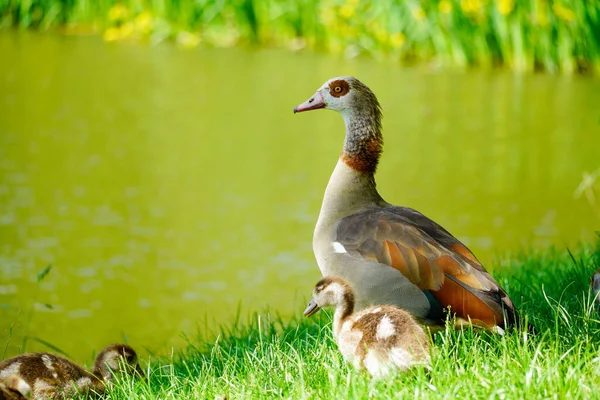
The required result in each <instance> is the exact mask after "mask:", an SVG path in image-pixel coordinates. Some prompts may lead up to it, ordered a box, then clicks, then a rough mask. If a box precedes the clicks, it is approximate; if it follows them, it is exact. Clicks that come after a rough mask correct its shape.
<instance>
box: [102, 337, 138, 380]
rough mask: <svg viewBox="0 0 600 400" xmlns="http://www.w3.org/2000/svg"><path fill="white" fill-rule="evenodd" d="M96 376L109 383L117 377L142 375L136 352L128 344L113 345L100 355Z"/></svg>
mask: <svg viewBox="0 0 600 400" xmlns="http://www.w3.org/2000/svg"><path fill="white" fill-rule="evenodd" d="M94 374H95V375H96V376H98V377H99V378H101V379H103V380H105V381H109V380H112V379H114V378H115V376H117V375H138V376H141V375H142V371H141V369H140V366H139V365H138V357H137V353H136V352H135V350H133V349H132V348H131V347H130V346H128V345H126V344H112V345H110V346H108V347H106V348H105V349H104V350H102V351H101V352H100V353H98V356H97V357H96V362H95V364H94Z"/></svg>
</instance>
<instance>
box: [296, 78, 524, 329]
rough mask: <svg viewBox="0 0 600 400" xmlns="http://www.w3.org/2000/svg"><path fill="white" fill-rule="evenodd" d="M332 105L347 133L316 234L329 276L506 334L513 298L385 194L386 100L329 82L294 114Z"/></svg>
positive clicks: (384, 299)
mask: <svg viewBox="0 0 600 400" xmlns="http://www.w3.org/2000/svg"><path fill="white" fill-rule="evenodd" d="M320 108H327V109H330V110H335V111H338V112H339V113H340V114H342V117H343V118H344V122H345V124H346V139H345V141H344V148H343V151H342V154H341V156H340V158H339V160H338V163H337V165H336V167H335V169H334V171H333V174H332V175H331V178H330V180H329V184H328V185H327V189H326V190H325V196H324V199H323V204H322V206H321V212H320V214H319V219H318V221H317V226H316V228H315V232H314V238H313V251H314V253H315V256H316V259H317V262H318V264H319V268H320V270H321V273H322V274H323V275H324V276H327V275H338V276H341V277H343V278H344V279H346V280H347V281H348V282H349V283H350V284H351V285H352V286H353V287H354V289H355V294H356V297H357V305H358V306H359V307H361V308H362V307H366V306H368V305H371V304H393V305H396V306H399V307H401V308H403V309H405V310H407V311H409V312H410V313H411V314H412V315H413V316H415V317H417V318H418V319H420V320H421V321H422V322H423V323H426V324H428V325H433V326H435V325H437V326H441V325H443V324H444V320H445V319H446V315H447V312H448V310H450V311H451V313H452V315H454V316H455V318H454V319H453V321H454V323H455V324H457V325H464V324H473V325H476V326H480V327H484V328H488V329H492V330H495V331H498V332H500V333H502V332H503V331H504V329H505V328H506V327H509V326H511V325H513V324H515V323H516V322H517V313H516V310H515V308H514V305H513V302H512V301H511V299H510V298H509V297H508V295H507V294H506V292H505V291H504V290H503V289H502V288H501V287H500V285H499V284H498V282H496V280H494V278H492V276H491V275H490V274H489V273H488V272H487V271H486V270H485V268H484V267H483V265H481V263H480V262H479V261H478V260H477V258H476V257H475V256H474V255H473V253H471V251H470V250H469V249H468V248H467V247H466V246H465V245H463V244H462V243H461V242H460V241H459V240H458V239H456V238H455V237H454V236H452V235H451V234H450V233H449V232H448V231H447V230H445V229H444V228H442V227H441V226H440V225H438V224H437V223H435V222H434V221H432V220H431V219H429V218H427V217H426V216H424V215H423V214H421V213H420V212H418V211H416V210H413V209H411V208H407V207H398V206H394V205H391V204H389V203H387V202H386V201H385V200H383V199H382V198H381V196H380V195H379V193H378V192H377V188H376V186H375V178H374V174H375V170H376V169H377V164H378V162H379V157H380V155H381V151H382V145H383V140H382V135H381V118H382V115H381V106H380V105H379V102H378V101H377V98H376V97H375V95H374V94H373V92H372V91H371V90H370V89H369V88H368V87H367V86H366V85H365V84H363V83H362V82H360V81H359V80H358V79H356V78H353V77H350V76H344V77H338V78H332V79H330V80H328V81H327V82H325V84H324V85H323V86H321V87H320V88H319V89H318V90H317V92H316V93H315V94H314V95H313V96H312V97H311V98H310V99H308V100H307V101H306V102H304V103H302V104H300V105H299V106H297V107H296V108H294V113H298V112H304V111H309V110H316V109H320Z"/></svg>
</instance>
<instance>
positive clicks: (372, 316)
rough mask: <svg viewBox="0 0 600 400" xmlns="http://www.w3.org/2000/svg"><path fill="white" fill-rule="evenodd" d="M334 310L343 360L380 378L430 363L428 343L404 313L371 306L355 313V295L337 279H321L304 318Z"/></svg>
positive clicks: (335, 332)
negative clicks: (319, 312)
mask: <svg viewBox="0 0 600 400" xmlns="http://www.w3.org/2000/svg"><path fill="white" fill-rule="evenodd" d="M327 306H333V307H335V313H334V321H333V335H334V337H335V340H336V342H337V345H338V347H339V349H340V351H341V353H342V355H343V356H344V359H345V360H346V361H348V362H350V363H352V364H353V365H354V366H355V367H356V368H359V369H360V368H363V367H364V368H366V369H367V371H368V372H369V373H370V374H371V375H372V376H373V377H374V378H380V377H383V376H385V375H388V374H389V373H391V372H392V371H393V370H400V371H406V370H407V369H409V368H410V367H412V366H413V365H418V364H420V365H422V364H429V358H430V357H429V340H428V337H427V336H426V335H425V332H424V331H423V328H421V327H420V326H419V325H418V324H417V323H416V322H415V320H414V319H413V317H412V316H411V315H410V314H409V313H408V312H406V311H404V310H402V309H400V308H397V307H395V306H390V305H383V306H372V307H369V308H367V309H365V310H362V311H359V312H356V313H354V292H353V290H352V288H351V287H350V285H349V284H348V283H347V282H346V281H345V280H343V279H342V278H340V277H335V276H327V277H325V278H323V279H321V280H320V281H319V282H318V283H317V285H316V286H315V289H314V291H313V296H312V300H311V302H310V303H309V304H308V307H307V308H306V310H305V311H304V315H305V316H307V317H310V316H311V315H313V314H314V313H316V312H317V311H318V310H319V309H320V308H322V307H327Z"/></svg>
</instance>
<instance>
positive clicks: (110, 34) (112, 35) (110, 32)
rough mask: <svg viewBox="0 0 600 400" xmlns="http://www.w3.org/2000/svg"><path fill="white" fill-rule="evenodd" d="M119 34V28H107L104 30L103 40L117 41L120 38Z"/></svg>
mask: <svg viewBox="0 0 600 400" xmlns="http://www.w3.org/2000/svg"><path fill="white" fill-rule="evenodd" d="M120 34H121V32H120V31H119V28H108V29H107V30H106V31H105V32H104V40H106V41H107V42H114V41H117V40H119V38H120Z"/></svg>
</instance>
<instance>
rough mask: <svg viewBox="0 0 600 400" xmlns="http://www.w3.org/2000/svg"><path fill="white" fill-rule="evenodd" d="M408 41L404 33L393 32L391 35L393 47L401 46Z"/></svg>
mask: <svg viewBox="0 0 600 400" xmlns="http://www.w3.org/2000/svg"><path fill="white" fill-rule="evenodd" d="M404 42H406V36H404V34H402V33H399V32H397V33H392V34H391V35H390V44H391V45H392V46H393V47H401V46H402V45H403V44H404Z"/></svg>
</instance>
